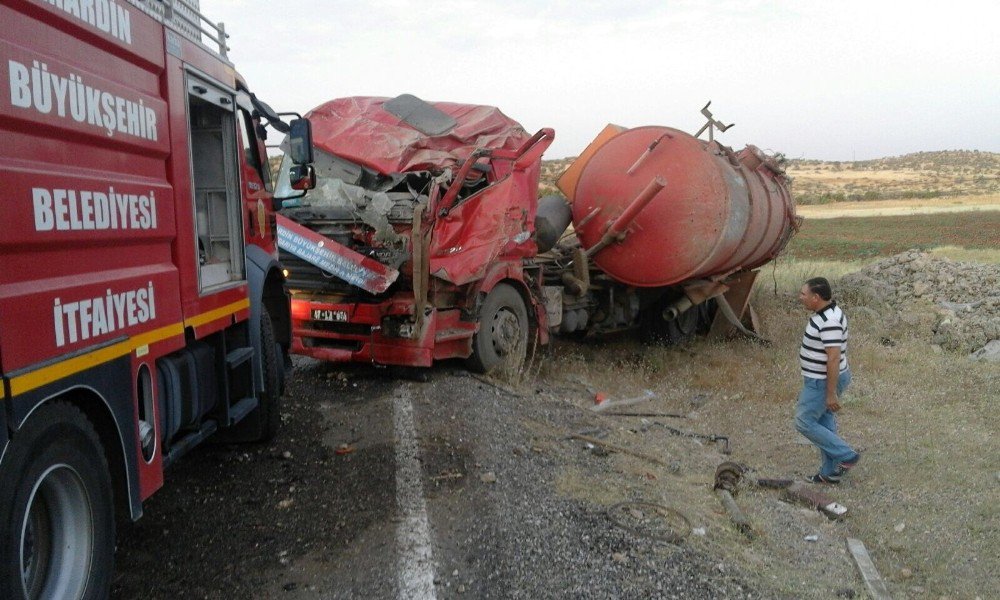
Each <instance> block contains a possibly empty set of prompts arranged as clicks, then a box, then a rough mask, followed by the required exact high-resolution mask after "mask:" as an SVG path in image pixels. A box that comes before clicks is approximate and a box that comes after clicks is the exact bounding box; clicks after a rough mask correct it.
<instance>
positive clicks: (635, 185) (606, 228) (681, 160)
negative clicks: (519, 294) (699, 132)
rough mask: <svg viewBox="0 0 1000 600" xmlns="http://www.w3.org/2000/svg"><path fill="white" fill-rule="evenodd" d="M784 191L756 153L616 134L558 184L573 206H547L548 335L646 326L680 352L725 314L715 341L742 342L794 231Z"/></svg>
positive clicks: (651, 131) (543, 217)
mask: <svg viewBox="0 0 1000 600" xmlns="http://www.w3.org/2000/svg"><path fill="white" fill-rule="evenodd" d="M706 109H707V106H706ZM703 112H705V113H706V116H709V118H710V119H711V115H710V113H707V111H703ZM710 125H712V126H714V125H717V122H715V121H710ZM788 182H789V180H788V178H787V177H786V176H785V174H784V171H783V170H782V168H781V166H780V165H779V163H778V162H777V161H776V160H775V159H774V158H772V157H768V156H766V155H765V154H764V153H763V152H762V151H761V150H759V149H758V148H756V147H754V146H747V147H746V148H745V149H744V150H742V151H740V152H738V153H737V152H734V151H733V150H732V149H730V148H728V147H726V146H723V145H721V144H719V143H718V142H716V141H714V139H710V140H709V141H704V140H701V139H698V138H696V137H694V136H692V135H690V134H687V133H684V132H682V131H678V130H676V129H671V128H668V127H639V128H635V129H624V128H621V127H616V126H610V125H609V126H608V127H607V128H605V130H604V131H603V132H601V134H600V135H598V137H597V139H595V140H594V142H592V143H591V145H590V146H589V147H588V148H587V149H586V151H585V152H584V153H583V154H582V155H581V156H580V158H579V159H578V160H577V161H575V162H574V163H573V164H572V165H571V166H570V168H569V169H568V170H567V171H566V173H564V174H563V176H562V177H561V178H560V180H559V187H560V189H561V190H562V191H563V192H564V193H565V194H566V196H567V199H565V200H564V199H563V198H561V197H558V196H549V197H546V198H543V199H542V200H541V201H540V206H539V220H540V221H541V222H544V225H543V224H541V223H540V226H539V227H538V228H537V229H538V230H539V231H540V232H545V234H546V235H545V239H540V240H539V246H540V247H541V248H542V249H543V250H547V252H546V253H545V254H543V255H541V256H540V257H539V259H538V260H539V262H541V263H542V264H544V265H545V266H546V268H545V269H544V270H543V272H544V273H545V274H546V277H545V282H546V283H545V285H546V297H547V300H548V301H549V309H550V310H549V312H548V315H549V317H550V323H549V324H550V327H556V326H558V329H559V331H561V332H563V333H571V332H578V331H579V332H588V333H598V332H607V331H612V330H618V329H623V328H629V327H634V326H640V325H641V326H642V332H643V334H644V335H645V336H647V337H651V338H654V339H660V340H663V341H668V342H676V341H679V340H680V339H683V338H684V337H686V336H688V335H690V334H692V333H694V332H695V331H696V330H698V329H702V330H707V329H708V328H709V327H710V326H713V325H712V322H713V320H714V319H715V312H716V311H715V306H719V307H720V308H721V310H720V311H719V318H718V321H719V323H718V324H716V325H714V328H715V329H716V331H723V330H729V329H731V328H732V327H736V328H740V329H743V330H744V331H746V328H745V327H744V326H743V325H742V324H741V321H742V320H744V317H752V314H753V313H752V310H750V309H749V306H748V303H747V301H748V298H749V292H750V289H751V288H752V286H753V280H754V278H755V277H756V271H755V270H754V269H756V268H757V267H759V266H761V265H763V264H764V263H766V262H768V261H770V260H771V259H773V258H774V257H775V256H776V255H777V254H778V252H780V251H781V250H782V248H784V246H785V244H786V243H787V242H788V240H789V238H790V237H791V235H792V233H793V232H794V231H795V229H796V227H797V218H796V216H795V207H794V205H793V203H792V199H791V195H790V193H789V190H788ZM570 221H571V222H572V225H573V229H572V231H571V233H570V234H569V235H565V234H564V232H565V231H566V230H567V229H568V224H569V222H570ZM558 238H561V240H560V241H558V243H557V241H556V240H557V239H558ZM553 304H555V307H554V306H553ZM560 305H561V306H560ZM553 308H555V310H553ZM750 320H752V319H750ZM751 327H752V324H751Z"/></svg>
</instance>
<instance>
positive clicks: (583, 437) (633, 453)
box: [568, 433, 667, 467]
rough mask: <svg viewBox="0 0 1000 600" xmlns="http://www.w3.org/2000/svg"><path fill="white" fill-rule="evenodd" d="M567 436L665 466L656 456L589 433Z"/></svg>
mask: <svg viewBox="0 0 1000 600" xmlns="http://www.w3.org/2000/svg"><path fill="white" fill-rule="evenodd" d="M568 438H569V439H572V440H580V441H581V442H587V443H588V444H594V445H595V446H601V447H602V448H607V449H608V450H611V451H612V452H618V453H621V454H628V455H629V456H634V457H636V458H641V459H643V460H648V461H649V462H651V463H653V464H656V465H660V466H664V467H666V466H667V463H665V462H664V461H662V460H660V459H658V458H656V457H655V456H650V455H648V454H643V453H642V452H636V451H635V450H629V449H628V448H624V447H622V446H616V445H614V444H609V443H608V442H605V441H603V440H599V439H597V438H595V437H590V436H589V435H581V434H579V433H573V434H570V435H569V436H568Z"/></svg>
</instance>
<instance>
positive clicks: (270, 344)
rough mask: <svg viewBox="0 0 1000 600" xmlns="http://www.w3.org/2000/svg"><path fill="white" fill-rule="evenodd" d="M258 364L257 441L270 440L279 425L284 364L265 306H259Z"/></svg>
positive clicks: (276, 432) (275, 433)
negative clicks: (261, 385)
mask: <svg viewBox="0 0 1000 600" xmlns="http://www.w3.org/2000/svg"><path fill="white" fill-rule="evenodd" d="M260 351H261V356H260V366H261V368H262V369H263V370H264V389H263V390H261V393H260V405H259V406H258V410H259V411H260V437H259V438H258V439H257V441H259V442H267V441H270V440H272V439H273V438H274V436H276V435H277V434H278V429H279V428H280V427H281V394H282V388H283V387H284V385H283V382H282V373H281V370H282V369H284V364H283V361H282V357H281V346H280V345H278V343H277V342H275V340H274V325H273V324H272V323H271V315H270V313H268V312H267V307H265V306H261V307H260Z"/></svg>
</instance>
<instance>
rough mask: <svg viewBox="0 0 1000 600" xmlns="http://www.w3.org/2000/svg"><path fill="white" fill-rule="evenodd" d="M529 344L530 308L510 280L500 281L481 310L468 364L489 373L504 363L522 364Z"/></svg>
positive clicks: (479, 370) (472, 368) (480, 371)
mask: <svg viewBox="0 0 1000 600" xmlns="http://www.w3.org/2000/svg"><path fill="white" fill-rule="evenodd" d="M527 347H528V309H527V308H526V307H525V305H524V299H523V298H521V294H518V293H517V290H515V289H514V288H513V287H511V286H510V285H508V284H506V283H500V284H497V286H496V287H495V288H493V289H492V290H491V291H490V293H489V294H488V295H487V296H486V300H485V301H484V302H483V305H482V308H481V309H480V311H479V331H478V332H476V335H475V336H473V338H472V356H470V357H469V359H468V361H467V364H468V366H469V368H470V369H471V370H473V371H476V372H478V373H489V372H490V371H493V370H494V369H496V368H497V367H499V366H500V365H502V364H507V365H509V366H511V367H519V366H520V365H521V363H522V362H523V361H524V356H525V353H526V350H527Z"/></svg>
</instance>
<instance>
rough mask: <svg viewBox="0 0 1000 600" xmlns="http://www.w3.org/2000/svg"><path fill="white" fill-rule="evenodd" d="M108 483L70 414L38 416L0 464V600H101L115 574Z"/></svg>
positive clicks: (42, 411)
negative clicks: (64, 599)
mask: <svg viewBox="0 0 1000 600" xmlns="http://www.w3.org/2000/svg"><path fill="white" fill-rule="evenodd" d="M111 489H112V487H111V475H110V473H109V472H108V463H107V460H106V459H105V457H104V450H103V448H102V447H101V443H100V441H99V439H98V437H97V432H96V431H95V430H94V426H93V425H92V424H91V423H90V421H89V420H88V419H87V417H85V416H84V414H83V413H82V412H80V410H79V409H78V408H76V407H75V406H72V405H70V404H66V403H63V402H53V403H49V404H46V405H44V406H42V407H40V408H38V409H37V410H36V411H35V413H34V414H33V415H32V416H31V417H30V419H29V420H28V422H27V423H26V424H25V425H24V426H23V427H22V428H21V429H20V430H19V431H18V432H17V434H16V436H15V438H14V439H13V440H12V442H11V446H10V447H9V448H8V449H7V456H6V457H5V458H4V461H3V464H0V507H2V509H3V521H2V522H0V569H2V575H0V598H11V599H22V598H25V599H35V598H69V599H91V598H94V599H96V598H107V597H108V595H109V593H110V588H111V575H112V572H113V571H114V544H115V521H114V505H113V498H112V492H111Z"/></svg>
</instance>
